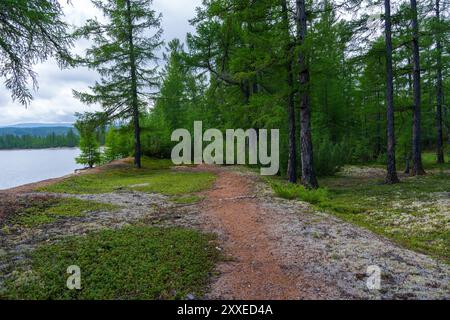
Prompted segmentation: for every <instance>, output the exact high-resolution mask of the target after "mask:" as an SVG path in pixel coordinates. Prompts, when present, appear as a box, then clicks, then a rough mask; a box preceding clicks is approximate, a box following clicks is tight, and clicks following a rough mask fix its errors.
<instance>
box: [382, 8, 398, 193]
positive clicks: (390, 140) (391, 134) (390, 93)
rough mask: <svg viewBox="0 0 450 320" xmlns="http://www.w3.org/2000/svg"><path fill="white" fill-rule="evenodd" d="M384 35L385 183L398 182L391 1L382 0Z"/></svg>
mask: <svg viewBox="0 0 450 320" xmlns="http://www.w3.org/2000/svg"><path fill="white" fill-rule="evenodd" d="M384 8H385V12H384V15H385V27H384V28H385V37H386V40H385V41H386V109H387V110H386V116H387V177H386V183H388V184H394V183H398V182H399V179H398V177H397V168H396V164H395V126H394V124H395V119H394V80H393V78H394V76H393V71H392V30H391V29H392V27H391V1H390V0H384Z"/></svg>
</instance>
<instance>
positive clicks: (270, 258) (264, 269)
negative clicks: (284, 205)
mask: <svg viewBox="0 0 450 320" xmlns="http://www.w3.org/2000/svg"><path fill="white" fill-rule="evenodd" d="M252 183H253V182H252V181H251V180H250V179H249V178H248V177H245V176H241V175H239V174H236V173H233V172H227V171H225V172H223V171H222V172H219V173H218V179H217V182H216V186H215V188H214V189H213V190H211V191H209V192H207V193H206V195H207V200H206V201H205V203H204V208H203V215H205V218H206V220H207V221H208V224H209V225H210V227H212V228H213V229H215V230H216V231H218V233H219V234H221V235H222V238H223V240H224V241H223V244H224V248H223V249H224V250H225V254H229V255H230V256H231V257H232V261H230V262H225V263H222V264H221V265H220V266H219V270H220V273H221V276H220V277H219V278H218V279H217V281H215V282H214V284H213V285H212V291H211V293H210V295H209V298H222V299H224V298H225V299H246V300H248V299H250V300H252V299H263V300H264V299H274V300H277V299H311V298H319V297H320V296H319V295H318V294H317V292H318V290H317V288H321V290H320V291H321V292H326V291H328V290H329V289H330V288H329V287H327V286H325V285H324V284H322V283H320V282H318V281H314V286H312V285H311V283H312V281H313V279H308V278H306V277H305V276H304V275H302V274H301V273H300V272H298V273H297V274H287V273H286V272H284V271H283V269H282V264H280V262H281V260H282V259H281V258H280V257H279V256H278V254H277V251H278V250H277V248H276V246H274V245H273V244H274V243H276V242H274V241H273V239H271V236H270V234H269V232H268V224H269V223H270V222H269V221H267V220H266V218H267V216H266V215H265V214H263V209H262V208H261V207H260V206H259V205H258V201H257V199H256V198H255V197H254V196H252V192H251V185H252ZM313 287H314V288H313ZM322 298H323V296H322Z"/></svg>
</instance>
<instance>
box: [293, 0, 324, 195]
mask: <svg viewBox="0 0 450 320" xmlns="http://www.w3.org/2000/svg"><path fill="white" fill-rule="evenodd" d="M296 6H297V16H296V22H297V44H298V45H299V47H300V50H299V54H298V64H299V68H300V71H299V82H300V118H301V119H300V143H301V158H302V159H301V163H302V184H303V185H304V186H305V187H307V188H313V189H316V188H318V187H319V183H318V181H317V177H316V174H315V172H314V160H313V159H314V157H313V144H312V134H311V103H310V98H309V68H308V59H307V56H306V51H307V48H306V35H307V21H306V19H307V17H306V4H305V0H296Z"/></svg>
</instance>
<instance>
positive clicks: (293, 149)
mask: <svg viewBox="0 0 450 320" xmlns="http://www.w3.org/2000/svg"><path fill="white" fill-rule="evenodd" d="M281 9H282V14H283V25H284V31H285V36H286V72H287V79H286V80H287V86H288V95H287V111H288V112H287V113H288V124H289V125H288V127H289V128H288V130H289V132H288V134H289V159H288V167H287V177H288V179H289V182H291V183H297V139H296V134H297V133H296V125H295V102H294V74H293V70H292V63H293V61H292V60H293V59H292V42H291V36H290V33H289V15H288V8H287V0H281Z"/></svg>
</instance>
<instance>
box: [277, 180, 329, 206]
mask: <svg viewBox="0 0 450 320" xmlns="http://www.w3.org/2000/svg"><path fill="white" fill-rule="evenodd" d="M270 185H271V187H272V189H273V190H274V192H275V193H276V195H277V196H279V197H280V198H284V199H289V200H293V199H298V200H302V201H306V202H309V203H311V204H318V203H321V202H323V201H325V200H326V199H327V195H328V191H327V190H326V189H318V190H308V189H306V188H305V187H303V186H301V185H298V184H288V183H285V182H280V181H270Z"/></svg>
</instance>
